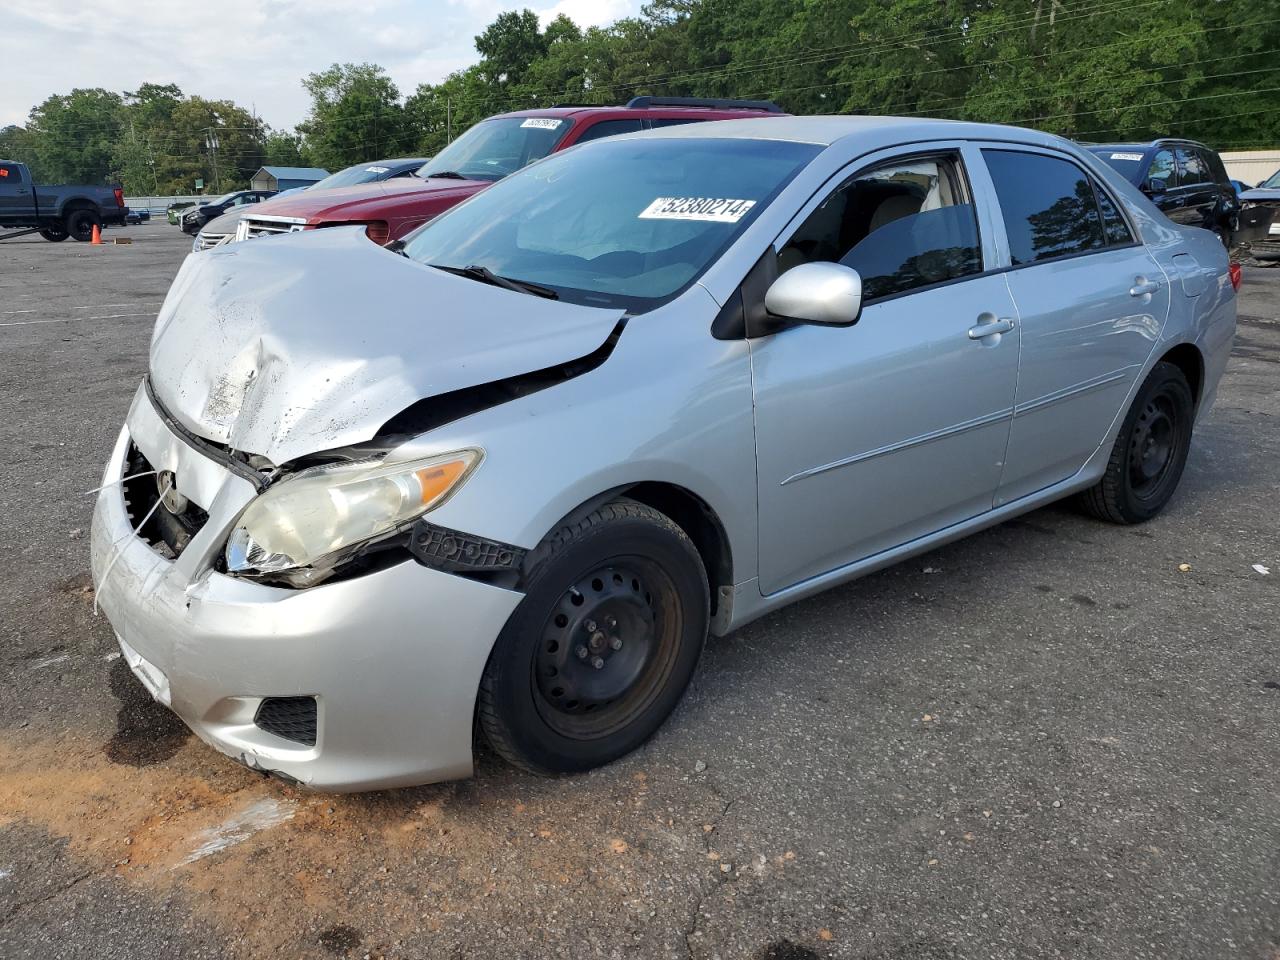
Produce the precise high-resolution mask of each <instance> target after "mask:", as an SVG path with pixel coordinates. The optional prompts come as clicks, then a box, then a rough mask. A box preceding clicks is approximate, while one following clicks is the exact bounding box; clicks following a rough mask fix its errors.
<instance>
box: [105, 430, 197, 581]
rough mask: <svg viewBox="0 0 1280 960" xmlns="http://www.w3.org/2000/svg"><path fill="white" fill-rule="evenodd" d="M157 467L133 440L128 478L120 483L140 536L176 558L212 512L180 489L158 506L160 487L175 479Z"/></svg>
mask: <svg viewBox="0 0 1280 960" xmlns="http://www.w3.org/2000/svg"><path fill="white" fill-rule="evenodd" d="M154 470H155V467H154V466H152V465H151V463H150V461H148V460H147V458H146V457H145V456H143V454H142V451H141V450H139V449H138V448H137V447H136V446H134V445H133V444H130V445H129V454H128V457H127V458H126V459H125V474H124V475H125V477H126V478H128V479H126V480H125V481H124V482H123V483H122V484H121V485H120V486H121V493H122V495H123V496H124V507H125V511H126V513H128V515H129V523H130V525H131V526H132V527H133V528H134V530H135V532H136V533H137V534H138V536H140V537H142V539H144V540H145V541H146V542H147V543H148V544H149V545H150V546H151V548H152V549H153V550H155V551H156V552H157V553H159V554H160V555H161V556H164V557H167V558H168V559H173V558H174V557H177V556H178V555H180V554H181V553H182V551H183V550H185V549H186V548H187V544H189V543H190V542H191V538H192V537H194V536H195V535H196V534H197V533H199V532H200V528H201V527H203V526H204V525H205V524H206V523H207V522H208V521H209V514H207V513H205V511H203V510H201V509H200V508H199V507H198V506H196V505H195V504H194V503H192V502H191V501H190V500H188V499H187V498H186V497H183V496H181V495H180V494H178V493H177V492H176V491H170V492H169V494H168V495H167V496H166V500H165V502H164V503H162V504H160V505H158V506H157V505H156V501H157V500H159V499H160V491H161V490H162V489H165V488H168V487H171V486H172V484H173V483H174V482H175V479H174V478H173V477H172V475H167V474H166V475H161V474H157V473H154V472H153V471H154ZM138 474H142V476H138ZM144 520H145V521H146V522H145V523H144V522H143V521H144ZM139 524H142V525H141V526H139Z"/></svg>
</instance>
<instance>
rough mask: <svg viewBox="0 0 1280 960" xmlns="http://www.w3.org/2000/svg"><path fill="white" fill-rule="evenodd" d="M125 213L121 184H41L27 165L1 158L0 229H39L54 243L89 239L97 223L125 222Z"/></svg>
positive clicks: (98, 224)
mask: <svg viewBox="0 0 1280 960" xmlns="http://www.w3.org/2000/svg"><path fill="white" fill-rule="evenodd" d="M125 213H126V208H125V205H124V191H123V190H121V189H120V188H119V187H89V186H85V187H79V186H76V187H68V186H56V187H46V186H39V185H37V184H35V183H33V182H32V180H31V171H30V170H28V169H27V166H26V164H22V163H16V162H14V161H12V160H0V231H3V230H21V229H23V228H25V229H27V230H38V231H39V232H40V236H42V237H44V238H45V239H46V240H52V241H53V242H55V243H57V242H59V241H61V240H65V239H67V237H75V238H76V239H77V240H89V239H90V238H91V237H92V236H93V228H94V227H95V226H97V227H101V226H103V225H104V224H123V223H124V218H125Z"/></svg>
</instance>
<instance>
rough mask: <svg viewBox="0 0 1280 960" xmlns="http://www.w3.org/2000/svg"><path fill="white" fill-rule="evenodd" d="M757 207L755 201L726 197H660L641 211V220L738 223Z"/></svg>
mask: <svg viewBox="0 0 1280 960" xmlns="http://www.w3.org/2000/svg"><path fill="white" fill-rule="evenodd" d="M755 205H756V202H755V201H754V200H730V199H727V198H725V197H658V199H656V200H654V201H653V203H651V204H649V206H647V207H645V208H644V210H642V211H641V213H640V219H641V220H705V221H706V222H708V223H737V222H738V221H739V220H741V219H742V218H743V217H745V216H746V215H747V213H748V211H750V210H751V208H752V207H754V206H755Z"/></svg>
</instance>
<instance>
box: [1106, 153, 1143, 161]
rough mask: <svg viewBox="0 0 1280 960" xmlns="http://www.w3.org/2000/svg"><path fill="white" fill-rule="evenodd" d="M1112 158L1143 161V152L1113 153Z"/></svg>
mask: <svg viewBox="0 0 1280 960" xmlns="http://www.w3.org/2000/svg"><path fill="white" fill-rule="evenodd" d="M1111 159H1112V160H1134V161H1137V162H1139V163H1141V162H1142V154H1140V153H1113V154H1112V155H1111Z"/></svg>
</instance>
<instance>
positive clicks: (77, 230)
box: [66, 209, 102, 243]
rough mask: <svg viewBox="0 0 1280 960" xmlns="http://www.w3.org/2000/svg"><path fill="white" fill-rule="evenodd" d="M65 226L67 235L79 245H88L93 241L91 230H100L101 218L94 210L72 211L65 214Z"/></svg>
mask: <svg viewBox="0 0 1280 960" xmlns="http://www.w3.org/2000/svg"><path fill="white" fill-rule="evenodd" d="M66 224H67V234H68V235H70V236H72V237H74V238H75V239H76V240H79V241H80V242H81V243H88V242H89V241H90V240H92V239H93V228H94V227H97V228H98V229H102V218H101V217H100V216H98V212H97V211H96V210H87V209H81V210H72V211H71V212H70V213H68V214H67V218H66Z"/></svg>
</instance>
